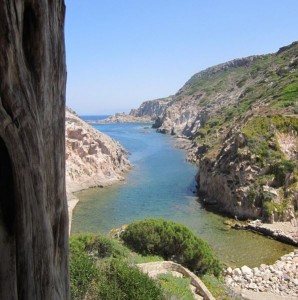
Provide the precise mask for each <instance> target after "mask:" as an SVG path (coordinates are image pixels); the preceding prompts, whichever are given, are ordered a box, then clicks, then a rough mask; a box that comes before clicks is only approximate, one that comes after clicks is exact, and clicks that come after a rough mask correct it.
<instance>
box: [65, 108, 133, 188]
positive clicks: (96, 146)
mask: <svg viewBox="0 0 298 300" xmlns="http://www.w3.org/2000/svg"><path fill="white" fill-rule="evenodd" d="M65 127H66V139H65V143H66V186H67V191H68V193H71V192H76V191H79V190H83V189H87V188H89V187H95V186H106V185H109V184H112V183H115V182H117V181H119V180H123V173H124V172H125V171H127V170H128V169H129V168H131V164H130V163H129V161H128V159H127V157H128V153H127V151H126V150H124V148H123V147H122V146H121V145H120V143H119V142H117V141H115V140H113V139H112V138H110V137H109V136H107V135H106V134H103V133H101V132H99V131H98V130H96V129H94V128H93V127H92V126H90V125H89V124H87V123H86V122H85V121H83V120H82V119H80V118H79V117H78V116H77V115H76V114H74V113H73V112H71V111H70V110H68V109H67V110H66V122H65Z"/></svg>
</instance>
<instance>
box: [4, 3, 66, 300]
mask: <svg viewBox="0 0 298 300" xmlns="http://www.w3.org/2000/svg"><path fill="white" fill-rule="evenodd" d="M64 15H65V5H64V1H63V0H0V255H1V257H0V299H30V300H32V299H33V300H34V299H38V300H46V299H69V282H68V215H67V203H66V194H65V179H64V173H65V159H64V147H65V145H64V136H65V135H64V130H65V129H64V128H65V127H64V119H65V84H66V67H65V46H64Z"/></svg>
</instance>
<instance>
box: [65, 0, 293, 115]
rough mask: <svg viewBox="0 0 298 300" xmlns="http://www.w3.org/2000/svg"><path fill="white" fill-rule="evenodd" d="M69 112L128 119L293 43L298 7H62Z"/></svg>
mask: <svg viewBox="0 0 298 300" xmlns="http://www.w3.org/2000/svg"><path fill="white" fill-rule="evenodd" d="M66 5H67V13H66V28H65V34H66V50H67V69H68V79H67V105H68V106H70V107H71V108H73V109H74V110H75V111H76V112H77V113H79V114H113V113H115V112H123V111H125V112H128V111H129V110H130V109H131V108H137V107H138V106H139V105H140V104H141V102H143V101H145V100H151V99H156V98H160V97H166V96H169V95H172V94H175V93H176V92H177V91H178V89H179V88H180V87H182V85H183V84H184V83H185V82H186V81H187V80H188V79H189V78H190V77H191V76H192V75H193V74H194V73H197V72H198V71H201V70H203V69H205V68H207V67H210V66H212V65H215V64H218V63H222V62H225V61H228V60H231V59H234V58H239V57H245V56H249V55H253V54H265V53H271V52H276V51H277V50H278V49H279V48H280V47H281V46H285V45H287V44H290V43H291V42H293V41H295V40H298V0H66Z"/></svg>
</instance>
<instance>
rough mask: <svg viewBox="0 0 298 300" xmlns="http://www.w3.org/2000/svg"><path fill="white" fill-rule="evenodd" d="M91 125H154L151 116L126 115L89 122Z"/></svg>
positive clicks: (119, 114) (116, 115)
mask: <svg viewBox="0 0 298 300" xmlns="http://www.w3.org/2000/svg"><path fill="white" fill-rule="evenodd" d="M87 122H88V123H89V124H110V123H152V122H153V119H152V117H151V116H133V115H128V114H126V113H116V114H114V115H112V116H110V117H108V118H106V119H103V120H90V121H89V120H88V121H87Z"/></svg>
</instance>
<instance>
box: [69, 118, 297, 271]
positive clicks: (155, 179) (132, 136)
mask: <svg viewBox="0 0 298 300" xmlns="http://www.w3.org/2000/svg"><path fill="white" fill-rule="evenodd" d="M89 117H90V116H89ZM86 118H87V117H86ZM89 120H90V118H89ZM93 126H94V127H95V128H96V129H98V130H100V131H102V132H104V133H106V134H108V135H110V136H111V137H112V138H114V139H116V140H118V141H120V143H121V144H122V145H123V146H124V147H125V148H126V149H127V150H128V151H129V152H130V156H129V159H130V161H131V162H132V163H133V165H134V168H133V170H132V171H130V172H129V173H128V174H126V176H125V181H124V182H122V183H119V184H116V185H114V186H111V187H107V188H93V189H89V190H86V191H83V192H81V193H80V194H78V197H79V199H80V202H79V203H78V205H77V206H76V208H75V210H74V215H73V221H72V233H76V232H93V233H106V232H108V231H110V230H111V229H112V228H117V227H120V226H121V225H123V224H129V223H130V222H132V221H134V220H141V219H144V218H149V217H150V218H165V219H167V220H172V221H175V222H179V223H182V224H184V225H187V226H188V227H190V228H191V229H192V230H193V231H194V232H195V233H196V234H198V235H199V236H201V237H202V238H204V239H205V240H206V241H207V242H208V243H209V244H210V245H211V247H212V248H213V249H214V251H215V253H216V255H217V256H218V258H219V259H220V260H221V261H222V262H223V263H226V264H228V265H230V266H241V265H248V266H251V267H253V266H258V265H260V264H261V263H265V264H270V263H273V262H274V261H275V260H277V259H278V258H279V257H280V256H281V255H283V254H285V253H288V252H290V251H292V249H293V247H292V246H289V245H285V244H283V243H280V242H277V241H274V240H272V239H269V238H266V237H264V236H261V235H258V234H254V233H251V232H248V231H240V230H235V229H230V228H228V227H227V226H226V225H225V224H224V221H225V220H226V218H224V217H222V216H219V215H217V214H214V213H212V212H209V211H207V210H206V209H205V208H204V207H203V205H202V204H201V203H200V201H199V199H198V197H197V196H196V194H195V190H196V188H195V175H196V173H197V171H198V168H197V167H196V166H195V165H193V164H190V163H188V162H187V161H186V153H185V151H184V150H181V149H177V148H175V147H174V145H173V144H174V140H175V138H174V137H171V136H168V135H162V134H159V133H156V132H155V130H153V129H151V125H150V124H94V125H93Z"/></svg>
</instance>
